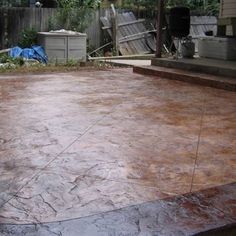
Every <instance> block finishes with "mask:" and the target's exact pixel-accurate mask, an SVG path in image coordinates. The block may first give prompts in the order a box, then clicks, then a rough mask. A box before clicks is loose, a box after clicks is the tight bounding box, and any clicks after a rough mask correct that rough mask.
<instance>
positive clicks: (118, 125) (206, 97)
mask: <svg viewBox="0 0 236 236" xmlns="http://www.w3.org/2000/svg"><path fill="white" fill-rule="evenodd" d="M235 101H236V93H234V92H229V91H224V90H219V89H214V88H208V87H203V86H198V85H193V84H188V83H184V82H179V81H170V80H165V79H161V78H155V77H151V76H142V75H137V74H133V73H132V69H113V70H108V71H90V72H86V71H82V72H72V73H60V74H55V73H54V74H43V75H19V76H0V235H4V236H5V235H54V234H51V233H52V230H49V229H50V227H54V226H48V225H46V226H47V227H46V229H48V231H47V233H42V232H41V231H40V232H41V233H40V232H39V233H38V234H36V231H37V227H36V228H35V224H36V225H37V224H39V225H42V224H43V223H45V224H46V223H49V224H50V223H51V224H56V223H57V222H58V221H60V222H67V223H66V224H68V222H71V225H70V223H69V229H70V230H71V231H65V232H64V233H63V234H56V233H55V235H66V236H67V235H69V236H70V235H126V234H125V233H127V232H129V233H130V234H127V235H137V234H136V233H135V232H136V231H135V230H134V231H133V232H131V231H129V230H131V229H132V228H130V226H128V225H127V228H123V231H122V232H124V234H115V233H114V232H116V231H114V229H110V231H109V229H107V228H106V230H107V231H106V232H107V234H106V232H105V231H104V232H105V233H104V234H99V233H98V231H96V230H94V231H89V233H88V231H86V230H85V228H84V227H85V225H86V224H85V223H83V222H82V223H81V219H88V221H89V219H91V218H83V217H95V216H94V215H97V214H106V212H108V213H109V214H112V212H113V211H114V210H117V209H120V210H122V209H127V208H124V207H134V206H135V205H137V204H139V206H142V204H148V203H150V204H153V201H157V200H162V199H172V198H175V200H176V198H179V196H180V195H183V194H195V193H196V194H199V193H200V192H201V191H203V190H204V191H207V189H210V188H211V194H212V188H223V189H224V187H223V185H224V186H226V187H225V188H226V189H229V188H231V190H227V191H228V193H229V195H230V194H231V197H230V199H231V201H230V202H229V201H228V203H227V204H230V203H231V204H232V208H230V209H231V210H230V213H229V211H226V212H225V209H224V204H223V205H222V204H221V208H217V209H218V210H219V209H220V210H219V211H217V210H216V211H213V210H212V211H211V212H210V210H209V211H206V209H205V208H204V210H205V211H206V212H205V213H204V214H205V215H204V217H206V221H207V214H209V215H211V216H212V215H213V216H214V217H213V218H211V219H214V222H216V224H217V222H218V224H219V223H220V222H222V225H225V224H231V223H235V222H236V221H235V220H236V210H235V209H236V203H235V198H236V196H235V193H236V192H235V191H233V190H232V189H234V190H235V184H234V183H235V182H236V171H235V169H236V119H235V117H236V105H235ZM227 186H228V187H227ZM229 186H234V187H229ZM227 191H226V192H227ZM221 192H222V193H224V194H225V191H223V190H221ZM217 193H218V192H217ZM217 193H215V195H217ZM232 194H233V195H232ZM206 195H207V194H206ZM192 197H193V195H191V199H192ZM208 197H209V196H208ZM212 197H214V194H213V195H212ZM226 198H227V197H226ZM195 200H196V199H195ZM176 201H177V202H178V201H179V200H178V199H177V200H176ZM187 201H189V200H187ZM181 202H182V201H181ZM196 202H198V201H195V203H196ZM210 202H211V203H210ZM212 202H214V201H213V200H212V201H209V205H207V206H208V207H209V206H210V205H211V204H212ZM215 202H216V205H217V204H219V201H215ZM140 204H141V205H140ZM158 204H161V203H160V202H159V203H158ZM177 205H178V204H177ZM179 205H181V204H179ZM196 205H197V206H198V207H200V208H201V207H202V206H203V204H200V201H199V203H196ZM161 206H162V207H164V205H162V204H161ZM168 206H169V205H168V204H167V205H166V209H167V208H168ZM183 206H184V207H185V208H186V207H187V208H188V210H189V209H191V207H190V208H189V205H188V204H187V205H186V204H183ZM149 207H150V206H149ZM211 207H212V208H213V209H215V208H214V205H211ZM233 207H234V208H233ZM192 208H193V209H194V207H192ZM151 209H156V210H157V211H158V209H159V208H158V207H156V208H155V207H151ZM232 209H234V210H232ZM152 211H153V210H152ZM152 211H147V214H148V212H152ZM114 212H115V211H114ZM131 212H134V213H132V214H134V215H135V210H134V209H133V210H132V209H131ZM170 212H171V210H170ZM209 212H210V213H209ZM212 212H213V213H212ZM116 213H117V212H116ZM195 213H196V212H195ZM223 213H224V214H225V215H224V217H222V214H223ZM124 214H127V213H124ZM150 214H151V213H150ZM188 214H189V215H185V217H186V218H189V217H190V216H191V214H194V213H193V211H191V210H189V213H188ZM170 215H171V213H170ZM100 217H101V218H102V219H103V220H104V219H105V218H106V217H105V216H100ZM170 217H171V216H170ZM173 217H176V215H175V216H173ZM219 217H220V218H219ZM111 218H112V217H108V219H107V221H109V219H111ZM134 218H135V216H134ZM76 219H79V220H80V223H78V222H77V223H76ZM116 219H117V218H116V217H115V219H114V222H116ZM168 219H169V218H168ZM85 221H86V220H85ZM193 221H196V222H197V220H196V219H193ZM52 222H54V223H52ZM73 222H74V223H73ZM91 222H93V224H94V221H93V220H91ZM167 222H168V221H164V223H163V224H167ZM170 222H171V221H170V220H169V223H168V224H169V225H170V224H171V223H170ZM124 223H125V222H124ZM126 223H127V222H126ZM175 223H176V222H175ZM197 223H198V222H197ZM197 223H196V225H197ZM25 224H27V227H28V229H30V231H29V232H28V231H27V230H26V228H27V227H26V226H24V225H25ZM31 224H33V225H31ZM203 224H204V222H202V225H199V224H198V225H197V226H196V225H195V226H194V227H195V228H194V229H196V227H198V228H197V229H198V230H195V231H194V232H195V233H196V232H200V229H201V227H203ZM72 225H74V226H75V225H77V226H76V227H77V230H82V231H76V232H77V233H76V234H73V226H72ZM78 225H81V227H80V229H78ZM104 225H106V223H104ZM182 225H183V224H182ZM190 225H191V224H190ZM222 225H220V226H222ZM31 226H32V227H31ZM167 226H168V225H167ZM22 227H23V229H22ZM24 227H26V228H24ZM30 227H31V228H30ZM117 227H118V228H119V227H121V226H120V225H117ZM123 227H125V226H123ZM138 227H139V228H138V231H137V232H138V233H139V232H144V233H145V232H149V231H147V230H148V229H147V228H145V230H146V231H145V230H144V229H142V227H141V226H140V225H139V226H138ZM140 227H141V229H140ZM153 227H154V228H155V227H157V226H155V225H154V226H153ZM163 227H164V226H163ZM157 228H158V227H157ZM119 229H120V228H119ZM182 229H183V228H182ZM14 230H15V231H14ZM17 230H20V231H17ZM64 230H65V228H64ZM88 230H89V228H88ZM90 230H91V228H90ZM126 230H127V231H126ZM142 230H143V231H142ZM14 232H15V233H14ZM23 232H24V233H23ZM45 232H46V231H45ZM60 232H62V231H61V230H60ZM79 232H80V233H79ZM86 232H87V233H86ZM111 232H113V234H109V233H111ZM119 232H120V231H119ZM163 232H164V231H163ZM175 232H177V231H175ZM178 232H180V231H178ZM178 232H177V233H176V234H173V235H187V233H186V234H178ZM186 232H187V231H186ZM188 232H189V231H188ZM145 235H172V234H168V233H166V234H161V233H160V234H152V233H150V234H145ZM189 235H190V233H189Z"/></svg>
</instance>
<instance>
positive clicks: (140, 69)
mask: <svg viewBox="0 0 236 236" xmlns="http://www.w3.org/2000/svg"><path fill="white" fill-rule="evenodd" d="M133 72H134V73H138V74H144V75H152V76H158V77H161V78H167V79H171V80H178V81H183V82H188V83H192V84H197V85H203V86H207V87H213V88H217V89H224V90H228V91H233V92H236V86H235V85H234V84H228V83H225V82H220V81H213V80H206V79H203V78H201V77H195V76H190V75H185V74H178V73H174V72H168V71H160V70H152V69H149V68H143V67H134V68H133Z"/></svg>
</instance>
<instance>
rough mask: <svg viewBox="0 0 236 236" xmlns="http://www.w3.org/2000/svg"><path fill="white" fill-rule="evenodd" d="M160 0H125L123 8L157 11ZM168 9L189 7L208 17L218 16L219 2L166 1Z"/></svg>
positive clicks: (194, 0) (196, 0) (200, 0)
mask: <svg viewBox="0 0 236 236" xmlns="http://www.w3.org/2000/svg"><path fill="white" fill-rule="evenodd" d="M157 5H158V0H124V2H123V7H129V8H133V7H135V8H146V9H147V10H150V9H156V8H157ZM165 5H166V8H167V9H169V8H171V7H174V6H180V5H181V6H187V7H189V8H190V10H192V11H194V12H198V13H201V14H206V15H218V13H219V1H218V0H165Z"/></svg>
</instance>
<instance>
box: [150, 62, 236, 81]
mask: <svg viewBox="0 0 236 236" xmlns="http://www.w3.org/2000/svg"><path fill="white" fill-rule="evenodd" d="M151 65H152V66H161V67H166V68H173V69H181V70H188V71H191V72H193V71H194V72H197V73H205V74H210V75H216V76H224V77H232V78H235V79H236V61H225V60H217V59H209V58H194V59H186V58H179V59H178V60H176V59H173V58H154V59H152V63H151Z"/></svg>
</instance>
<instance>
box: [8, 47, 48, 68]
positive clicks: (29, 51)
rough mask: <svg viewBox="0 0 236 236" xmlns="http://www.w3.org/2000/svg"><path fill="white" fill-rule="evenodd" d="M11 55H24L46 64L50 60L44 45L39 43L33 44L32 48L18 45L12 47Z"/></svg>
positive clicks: (14, 56) (15, 56)
mask: <svg viewBox="0 0 236 236" xmlns="http://www.w3.org/2000/svg"><path fill="white" fill-rule="evenodd" d="M9 56H10V57H13V58H17V57H23V58H26V59H35V60H37V61H40V62H42V63H45V64H46V63H47V62H48V57H47V55H46V53H45V51H44V49H43V47H41V46H37V45H35V46H32V47H31V48H24V49H22V48H20V47H18V46H17V47H14V48H11V50H10V52H9Z"/></svg>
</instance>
